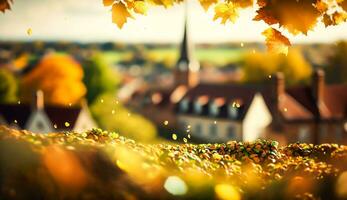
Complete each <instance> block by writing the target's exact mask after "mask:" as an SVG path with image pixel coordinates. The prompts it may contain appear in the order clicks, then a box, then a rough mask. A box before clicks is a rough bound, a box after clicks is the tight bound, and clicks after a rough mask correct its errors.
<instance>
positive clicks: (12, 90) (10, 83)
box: [0, 69, 18, 103]
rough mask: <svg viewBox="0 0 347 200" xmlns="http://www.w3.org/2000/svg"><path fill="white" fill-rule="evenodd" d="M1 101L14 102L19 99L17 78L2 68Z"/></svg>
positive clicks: (0, 74)
mask: <svg viewBox="0 0 347 200" xmlns="http://www.w3.org/2000/svg"><path fill="white" fill-rule="evenodd" d="M0 83H1V84H0V103H9V102H14V101H16V99H17V87H18V86H17V80H16V79H15V77H14V76H13V74H12V73H11V72H9V71H7V70H6V69H0Z"/></svg>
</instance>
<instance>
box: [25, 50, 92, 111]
mask: <svg viewBox="0 0 347 200" xmlns="http://www.w3.org/2000/svg"><path fill="white" fill-rule="evenodd" d="M82 78H83V70H82V67H81V65H80V64H79V63H77V62H76V61H75V60H74V59H73V58H71V57H70V56H67V55H59V54H49V55H46V56H44V57H43V58H42V59H41V60H40V62H39V64H38V65H37V66H36V67H35V68H34V69H33V70H32V71H30V72H29V73H28V74H27V75H25V76H24V77H23V79H22V81H21V84H22V91H21V96H22V98H23V99H24V100H27V101H28V100H29V101H30V99H31V98H32V95H33V93H34V92H35V91H36V90H42V91H43V92H44V94H45V102H47V103H49V104H58V105H65V106H66V105H69V104H75V103H78V102H79V101H80V99H81V98H82V97H83V96H84V95H85V93H86V88H85V86H84V84H83V82H82Z"/></svg>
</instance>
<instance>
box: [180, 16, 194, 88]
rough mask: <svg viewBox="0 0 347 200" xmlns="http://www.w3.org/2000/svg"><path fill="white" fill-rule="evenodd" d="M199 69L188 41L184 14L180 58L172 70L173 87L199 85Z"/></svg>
mask: <svg viewBox="0 0 347 200" xmlns="http://www.w3.org/2000/svg"><path fill="white" fill-rule="evenodd" d="M199 69H200V65H199V62H198V60H197V59H196V58H195V56H194V46H193V44H192V43H191V41H190V40H189V35H188V21H187V12H186V17H185V23H184V32H183V40H182V43H181V47H180V56H179V59H178V61H177V64H176V67H175V70H174V75H175V85H176V86H179V85H185V86H188V87H194V86H196V85H197V84H198V83H199Z"/></svg>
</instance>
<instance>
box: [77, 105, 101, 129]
mask: <svg viewBox="0 0 347 200" xmlns="http://www.w3.org/2000/svg"><path fill="white" fill-rule="evenodd" d="M95 127H96V124H95V122H94V120H93V118H92V117H91V115H90V113H89V112H88V110H85V109H82V110H81V112H80V114H79V115H78V119H77V121H76V124H75V126H74V128H73V130H74V131H77V132H81V131H86V130H89V129H92V128H95Z"/></svg>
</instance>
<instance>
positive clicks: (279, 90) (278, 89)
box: [271, 72, 285, 106]
mask: <svg viewBox="0 0 347 200" xmlns="http://www.w3.org/2000/svg"><path fill="white" fill-rule="evenodd" d="M271 79H272V94H273V100H274V101H275V102H276V104H277V106H278V103H279V102H280V101H281V99H282V97H283V95H284V94H285V83H284V75H283V73H282V72H277V73H275V74H274V75H272V77H271Z"/></svg>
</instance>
